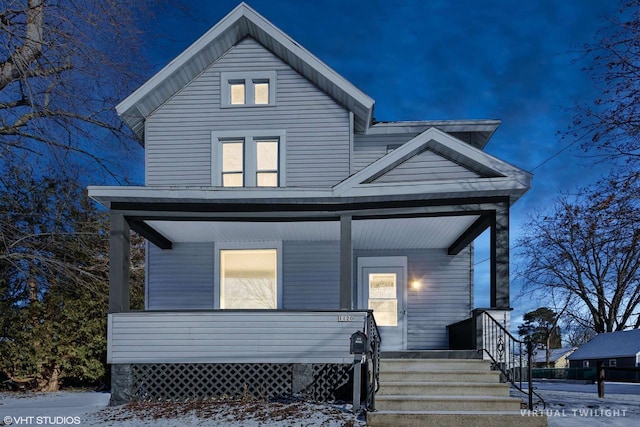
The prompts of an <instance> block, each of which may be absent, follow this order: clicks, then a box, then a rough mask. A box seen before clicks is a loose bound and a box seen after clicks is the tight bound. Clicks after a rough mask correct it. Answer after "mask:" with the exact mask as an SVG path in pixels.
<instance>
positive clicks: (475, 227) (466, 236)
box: [447, 214, 493, 255]
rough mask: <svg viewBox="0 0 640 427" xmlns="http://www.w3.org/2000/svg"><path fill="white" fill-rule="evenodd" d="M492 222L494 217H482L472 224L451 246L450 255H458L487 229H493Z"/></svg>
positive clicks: (485, 215)
mask: <svg viewBox="0 0 640 427" xmlns="http://www.w3.org/2000/svg"><path fill="white" fill-rule="evenodd" d="M492 222H493V221H492V215H487V214H484V215H481V216H480V218H478V219H477V220H476V221H475V222H474V223H473V224H471V226H470V227H469V228H467V229H466V230H465V231H464V233H462V235H461V236H460V237H458V239H457V240H456V241H455V242H453V244H452V245H451V246H449V249H448V251H447V253H448V254H449V255H458V254H459V253H460V252H461V251H462V250H463V249H464V248H466V247H467V246H469V244H470V243H471V242H473V241H474V240H475V239H476V238H477V237H478V236H479V235H481V234H482V233H483V232H484V231H485V230H486V229H487V228H489V227H491V224H492Z"/></svg>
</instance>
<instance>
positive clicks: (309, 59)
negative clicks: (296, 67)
mask: <svg viewBox="0 0 640 427" xmlns="http://www.w3.org/2000/svg"><path fill="white" fill-rule="evenodd" d="M245 16H246V17H247V18H248V19H249V20H250V21H251V22H252V23H253V24H255V25H256V26H257V27H258V28H260V30H262V31H264V32H265V33H266V34H267V35H268V36H269V37H271V38H272V39H273V40H274V41H275V42H276V43H278V44H280V45H282V46H283V47H284V48H285V49H286V50H288V51H290V52H291V53H292V54H293V55H295V56H297V57H298V58H300V59H301V60H302V61H303V62H306V63H307V64H309V66H311V67H312V68H313V69H314V70H315V71H317V72H318V73H319V74H320V75H322V76H323V77H325V78H326V79H327V80H329V81H330V82H331V83H333V84H334V85H336V86H337V87H338V88H340V89H341V90H342V91H343V92H346V93H347V94H348V95H349V96H350V97H351V98H353V99H354V100H355V101H356V102H357V103H359V104H361V105H362V106H364V107H365V108H367V109H371V108H372V107H373V104H374V101H373V99H372V98H371V97H369V96H368V95H366V94H365V93H364V92H362V91H361V90H360V89H358V88H357V87H355V86H354V85H353V84H352V83H351V82H349V81H348V80H347V79H345V78H344V77H342V76H341V75H340V74H338V73H337V72H336V71H335V70H334V69H332V68H331V67H329V66H328V65H327V64H325V63H324V62H322V61H321V60H320V59H318V58H317V57H316V56H315V55H314V54H312V53H311V52H309V51H308V50H307V49H305V48H303V47H302V46H301V45H299V44H298V43H297V42H296V41H295V40H293V39H292V38H291V37H289V36H288V35H287V34H286V33H285V32H283V31H282V30H280V29H279V28H278V27H276V26H275V25H273V24H272V23H270V22H269V21H268V20H267V19H266V18H264V17H263V16H262V15H260V14H259V13H257V12H256V11H255V10H253V9H251V8H250V7H249V6H247V7H246V11H245Z"/></svg>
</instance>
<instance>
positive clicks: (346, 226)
mask: <svg viewBox="0 0 640 427" xmlns="http://www.w3.org/2000/svg"><path fill="white" fill-rule="evenodd" d="M351 222H352V218H351V216H350V215H342V216H340V309H342V310H350V309H351V281H352V278H353V243H352V240H351Z"/></svg>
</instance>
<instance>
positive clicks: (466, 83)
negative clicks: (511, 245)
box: [148, 0, 617, 317]
mask: <svg viewBox="0 0 640 427" xmlns="http://www.w3.org/2000/svg"><path fill="white" fill-rule="evenodd" d="M247 3H248V4H249V5H250V6H251V7H253V8H254V9H255V10H256V11H257V12H258V13H260V14H262V15H263V16H265V17H266V18H267V19H268V20H270V21H271V22H272V23H273V24H275V25H276V26H277V27H279V28H280V29H281V30H283V31H284V32H285V33H287V34H289V35H290V36H291V37H293V38H294V39H295V40H296V41H298V42H299V43H300V44H302V45H303V46H304V47H305V48H307V49H308V50H310V51H311V52H312V53H313V54H315V55H316V56H317V57H318V58H320V59H321V60H323V61H324V62H326V63H327V64H328V65H329V66H330V67H332V68H333V69H335V70H336V71H337V72H338V73H340V74H341V75H342V76H344V77H345V78H346V79H348V80H349V81H351V82H352V83H353V84H355V85H356V86H357V87H359V88H360V89H361V90H362V91H364V92H365V93H367V94H368V95H369V96H371V97H372V98H373V99H374V100H375V101H376V106H375V118H376V119H377V120H380V121H396V120H398V121H401V120H431V119H500V120H502V122H503V123H502V125H501V126H500V128H499V129H498V131H497V132H496V134H495V136H494V137H493V139H492V140H491V141H490V142H489V144H488V146H487V147H486V151H488V152H489V153H491V154H493V155H495V156H497V157H499V158H501V159H503V160H506V161H508V162H509V163H512V164H514V165H516V166H518V167H520V168H522V169H525V170H532V169H534V168H536V166H538V165H540V163H542V162H543V161H544V160H545V159H548V158H549V157H550V156H552V155H554V154H555V153H557V152H558V151H559V150H561V148H562V147H563V146H564V145H566V144H567V143H568V141H562V140H560V138H559V137H558V135H557V133H558V131H563V130H565V129H566V128H567V126H568V125H569V124H570V123H571V118H572V113H571V111H570V109H571V107H572V105H573V104H574V102H575V101H576V100H577V101H588V100H590V99H593V98H594V97H595V92H594V91H593V89H592V85H591V82H590V81H589V79H588V78H587V76H586V75H585V74H584V73H582V72H581V67H582V66H584V65H586V64H584V63H582V64H574V63H573V60H574V59H575V58H576V57H577V56H578V55H577V54H575V53H571V52H575V51H576V50H577V49H578V48H579V46H580V45H581V44H583V43H587V42H591V41H593V40H594V36H595V33H596V30H597V29H598V27H599V26H601V25H602V23H603V22H604V17H605V16H606V15H610V14H611V13H613V12H615V9H616V5H617V3H616V2H615V1H603V0H564V1H553V0H536V1H530V2H515V1H511V0H504V1H496V0H493V1H492V0H483V1H472V0H460V1H456V0H430V1H418V0H415V1H410V0H406V1H393V0H391V1H380V0H370V1H364V0H353V1H352V0H315V1H300V0H250V1H248V2H247ZM237 4H238V2H237V1H235V0H216V1H205V0H196V1H192V2H190V7H191V8H192V9H191V11H190V13H189V16H180V15H172V16H159V17H158V18H159V19H158V20H157V21H156V22H155V23H154V25H155V26H157V28H158V31H159V32H160V33H162V34H166V37H164V38H163V39H162V40H159V41H158V42H157V43H156V44H155V45H154V46H155V47H154V48H153V49H152V50H150V51H149V52H148V55H149V59H150V60H151V61H152V63H153V64H154V65H155V66H156V69H160V68H161V67H162V66H164V65H166V63H167V62H169V61H170V60H171V59H173V58H174V57H175V56H176V55H178V54H179V53H180V52H181V51H182V50H184V49H185V48H186V47H187V46H188V45H189V44H191V43H192V42H194V41H195V40H196V39H197V38H198V37H199V36H201V35H202V34H203V33H204V32H205V31H207V30H208V29H209V28H210V27H211V26H212V25H214V24H215V23H216V22H218V21H219V20H220V19H221V18H222V17H223V16H224V15H226V14H227V13H228V12H229V11H231V10H232V9H233V8H234V7H235V6H236V5H237ZM578 154H579V153H578V152H577V151H575V150H567V151H566V152H564V153H562V154H561V155H559V156H557V157H555V158H554V159H552V160H551V161H549V162H547V163H546V164H544V165H543V166H541V167H538V168H536V169H535V170H534V174H535V175H534V188H533V189H532V190H531V191H530V192H529V193H528V194H527V195H525V196H524V198H523V199H521V200H520V201H519V202H518V203H517V204H516V205H515V206H514V207H513V209H512V216H511V221H512V222H511V227H512V230H513V232H512V241H514V240H515V239H516V238H517V235H518V230H519V229H520V227H521V224H522V223H523V221H524V220H525V219H526V215H527V214H528V213H533V212H534V211H536V210H544V209H545V208H546V207H548V206H549V204H550V203H552V201H553V199H554V198H555V197H556V196H557V195H559V194H560V192H561V191H572V190H574V189H575V188H576V187H577V186H579V185H583V184H587V183H589V182H593V181H595V180H596V179H597V178H598V177H600V176H601V175H603V174H605V173H606V170H607V166H606V165H600V166H598V167H593V166H589V167H586V165H588V164H589V160H587V159H584V158H580V157H579V156H578ZM478 246H479V248H478V249H479V250H478V254H477V259H478V260H479V261H481V260H482V259H483V257H484V254H485V252H483V249H482V246H483V245H482V244H480V245H478ZM487 264H488V263H486V262H485V263H480V264H478V265H477V269H478V272H477V277H478V279H479V280H480V281H481V282H482V281H486V277H485V276H486V274H487V272H486V269H487V267H488V265H487ZM514 291H515V292H514V293H517V290H515V289H514ZM512 303H514V305H515V306H520V309H519V310H517V311H516V312H515V313H514V314H515V316H516V317H517V316H518V315H519V314H521V313H522V310H523V309H533V308H536V305H535V302H533V303H532V302H524V301H518V300H513V298H512ZM487 304H488V292H486V291H485V290H484V289H481V290H480V292H478V293H477V301H476V305H477V306H486V305H487ZM531 304H533V306H531Z"/></svg>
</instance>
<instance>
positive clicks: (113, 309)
mask: <svg viewBox="0 0 640 427" xmlns="http://www.w3.org/2000/svg"><path fill="white" fill-rule="evenodd" d="M130 240H131V233H130V231H129V224H128V223H127V220H126V219H125V217H124V215H122V214H117V213H111V230H110V237H109V313H120V312H123V311H129V263H130V259H129V258H130V257H129V254H130Z"/></svg>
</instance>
